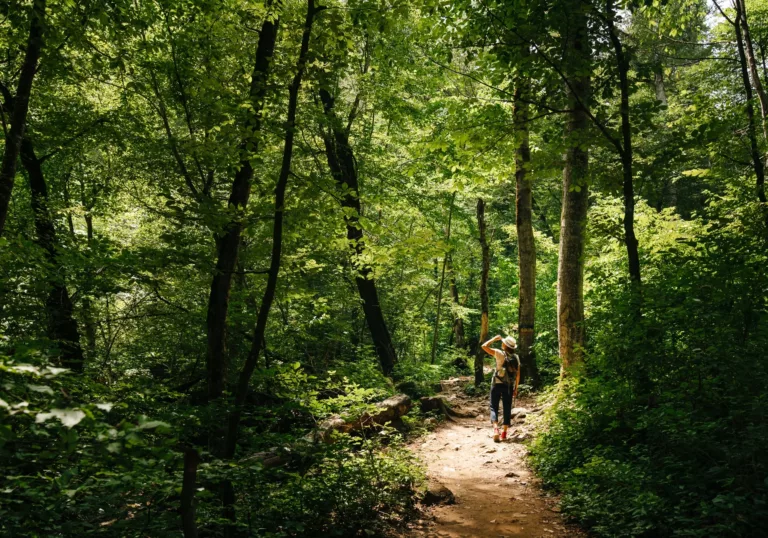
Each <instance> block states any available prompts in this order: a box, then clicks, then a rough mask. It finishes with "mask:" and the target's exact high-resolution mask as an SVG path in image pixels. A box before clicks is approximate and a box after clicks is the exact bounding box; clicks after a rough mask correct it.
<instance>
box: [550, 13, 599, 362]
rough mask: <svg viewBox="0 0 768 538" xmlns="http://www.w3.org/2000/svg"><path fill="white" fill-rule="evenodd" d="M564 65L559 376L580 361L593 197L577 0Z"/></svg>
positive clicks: (586, 66)
mask: <svg viewBox="0 0 768 538" xmlns="http://www.w3.org/2000/svg"><path fill="white" fill-rule="evenodd" d="M564 35H565V36H567V37H566V43H565V51H566V52H565V58H564V71H565V76H566V82H567V84H566V90H567V94H568V109H569V110H570V112H569V113H568V118H567V124H566V137H567V142H568V149H567V151H566V155H565V167H564V169H563V207H562V212H561V216H560V253H559V260H558V268H557V333H558V344H559V351H560V361H561V377H565V376H566V375H567V372H568V370H569V369H570V368H571V367H572V366H574V365H576V364H578V363H580V362H582V360H583V348H584V340H585V331H584V246H585V242H586V224H587V204H588V200H589V178H588V172H589V153H588V149H587V145H586V144H587V137H588V129H589V121H590V120H589V116H588V114H587V109H586V106H587V104H588V102H589V98H590V93H591V92H590V82H591V81H590V73H591V58H590V56H591V48H590V44H589V38H588V25H587V17H586V14H585V12H584V10H583V9H582V7H581V5H580V4H579V3H578V2H576V3H575V4H574V8H573V10H572V12H571V13H570V15H569V18H568V28H566V31H565V33H564Z"/></svg>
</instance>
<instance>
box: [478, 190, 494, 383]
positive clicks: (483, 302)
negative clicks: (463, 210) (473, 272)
mask: <svg viewBox="0 0 768 538" xmlns="http://www.w3.org/2000/svg"><path fill="white" fill-rule="evenodd" d="M477 228H478V230H479V231H480V249H481V251H482V256H483V257H482V260H483V261H482V264H483V265H482V269H481V271H480V340H479V343H480V344H481V345H482V344H483V343H485V341H486V340H488V273H489V272H490V270H491V250H490V247H489V246H488V239H487V237H486V225H485V201H484V200H483V199H482V198H478V199H477ZM484 355H485V352H484V351H483V348H482V347H481V346H480V345H479V346H478V349H477V353H476V354H475V385H476V386H477V385H479V384H480V383H482V382H483V378H484V376H483V359H484V358H485V356H484Z"/></svg>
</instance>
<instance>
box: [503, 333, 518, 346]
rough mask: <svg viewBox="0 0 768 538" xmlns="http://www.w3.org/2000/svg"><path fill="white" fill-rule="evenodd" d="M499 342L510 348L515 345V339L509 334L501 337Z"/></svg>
mask: <svg viewBox="0 0 768 538" xmlns="http://www.w3.org/2000/svg"><path fill="white" fill-rule="evenodd" d="M501 342H502V343H503V344H504V345H506V346H507V347H510V348H512V349H514V348H516V347H517V340H515V339H514V338H512V337H511V336H505V337H504V338H502V339H501Z"/></svg>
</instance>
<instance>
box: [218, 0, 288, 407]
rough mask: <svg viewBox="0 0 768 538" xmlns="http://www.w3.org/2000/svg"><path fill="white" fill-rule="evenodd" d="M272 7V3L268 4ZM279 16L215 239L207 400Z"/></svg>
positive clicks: (254, 76)
mask: <svg viewBox="0 0 768 538" xmlns="http://www.w3.org/2000/svg"><path fill="white" fill-rule="evenodd" d="M268 6H271V2H269V3H268ZM277 28H278V16H277V15H276V14H268V15H267V17H266V19H265V20H264V22H263V23H262V25H261V32H260V33H259V42H258V45H257V47H256V61H255V62H254V66H253V71H252V73H251V86H250V90H249V99H250V104H251V107H252V111H251V114H250V117H249V118H248V121H247V124H246V132H247V137H246V138H245V139H244V140H243V141H242V142H241V144H240V148H239V150H240V153H241V155H242V158H241V160H240V167H239V169H238V170H237V172H236V173H235V177H234V180H233V182H232V190H231V192H230V195H229V202H228V204H227V205H228V210H229V211H231V212H232V213H233V215H232V217H231V219H230V220H229V222H228V223H227V224H226V226H225V228H224V231H223V233H222V234H221V235H219V236H218V237H217V238H216V245H217V250H218V258H217V261H216V269H215V272H214V275H213V279H212V281H211V290H210V294H209V299H208V315H207V341H208V348H207V354H206V361H207V369H208V397H209V398H218V397H219V396H221V394H222V392H223V390H224V383H225V381H226V376H227V363H228V358H227V352H226V341H227V313H228V310H229V295H230V291H231V289H232V278H233V275H234V273H235V268H236V267H237V258H238V250H239V248H240V237H241V235H242V231H243V217H244V215H243V213H244V212H245V209H246V207H247V205H248V199H249V198H250V195H251V182H252V180H253V175H254V170H253V165H252V163H251V159H253V157H254V155H255V154H256V153H257V152H258V149H259V136H258V135H259V132H260V131H261V119H262V111H263V109H264V100H265V98H266V93H267V85H268V81H269V73H270V66H271V61H272V55H273V54H274V52H275V41H276V40H277Z"/></svg>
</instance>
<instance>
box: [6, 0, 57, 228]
mask: <svg viewBox="0 0 768 538" xmlns="http://www.w3.org/2000/svg"><path fill="white" fill-rule="evenodd" d="M45 2H46V0H34V2H33V4H32V10H31V11H30V15H29V17H30V24H29V37H28V38H27V50H26V52H25V54H24V63H23V64H22V66H21V74H20V75H19V84H18V86H17V87H16V95H14V96H13V111H12V112H11V128H10V129H9V131H8V133H7V136H6V138H5V150H4V153H3V162H2V164H1V165H0V236H2V235H3V231H4V230H5V219H6V218H7V217H8V206H9V204H10V202H11V194H12V192H13V182H14V180H15V178H16V162H17V160H18V158H19V152H20V151H21V139H22V137H23V136H24V130H25V129H26V126H27V111H28V110H29V95H30V93H31V92H32V80H33V79H34V78H35V72H36V71H37V62H38V60H39V59H40V49H41V48H42V46H43V35H44V32H45ZM6 102H8V99H6ZM8 104H10V103H8Z"/></svg>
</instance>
